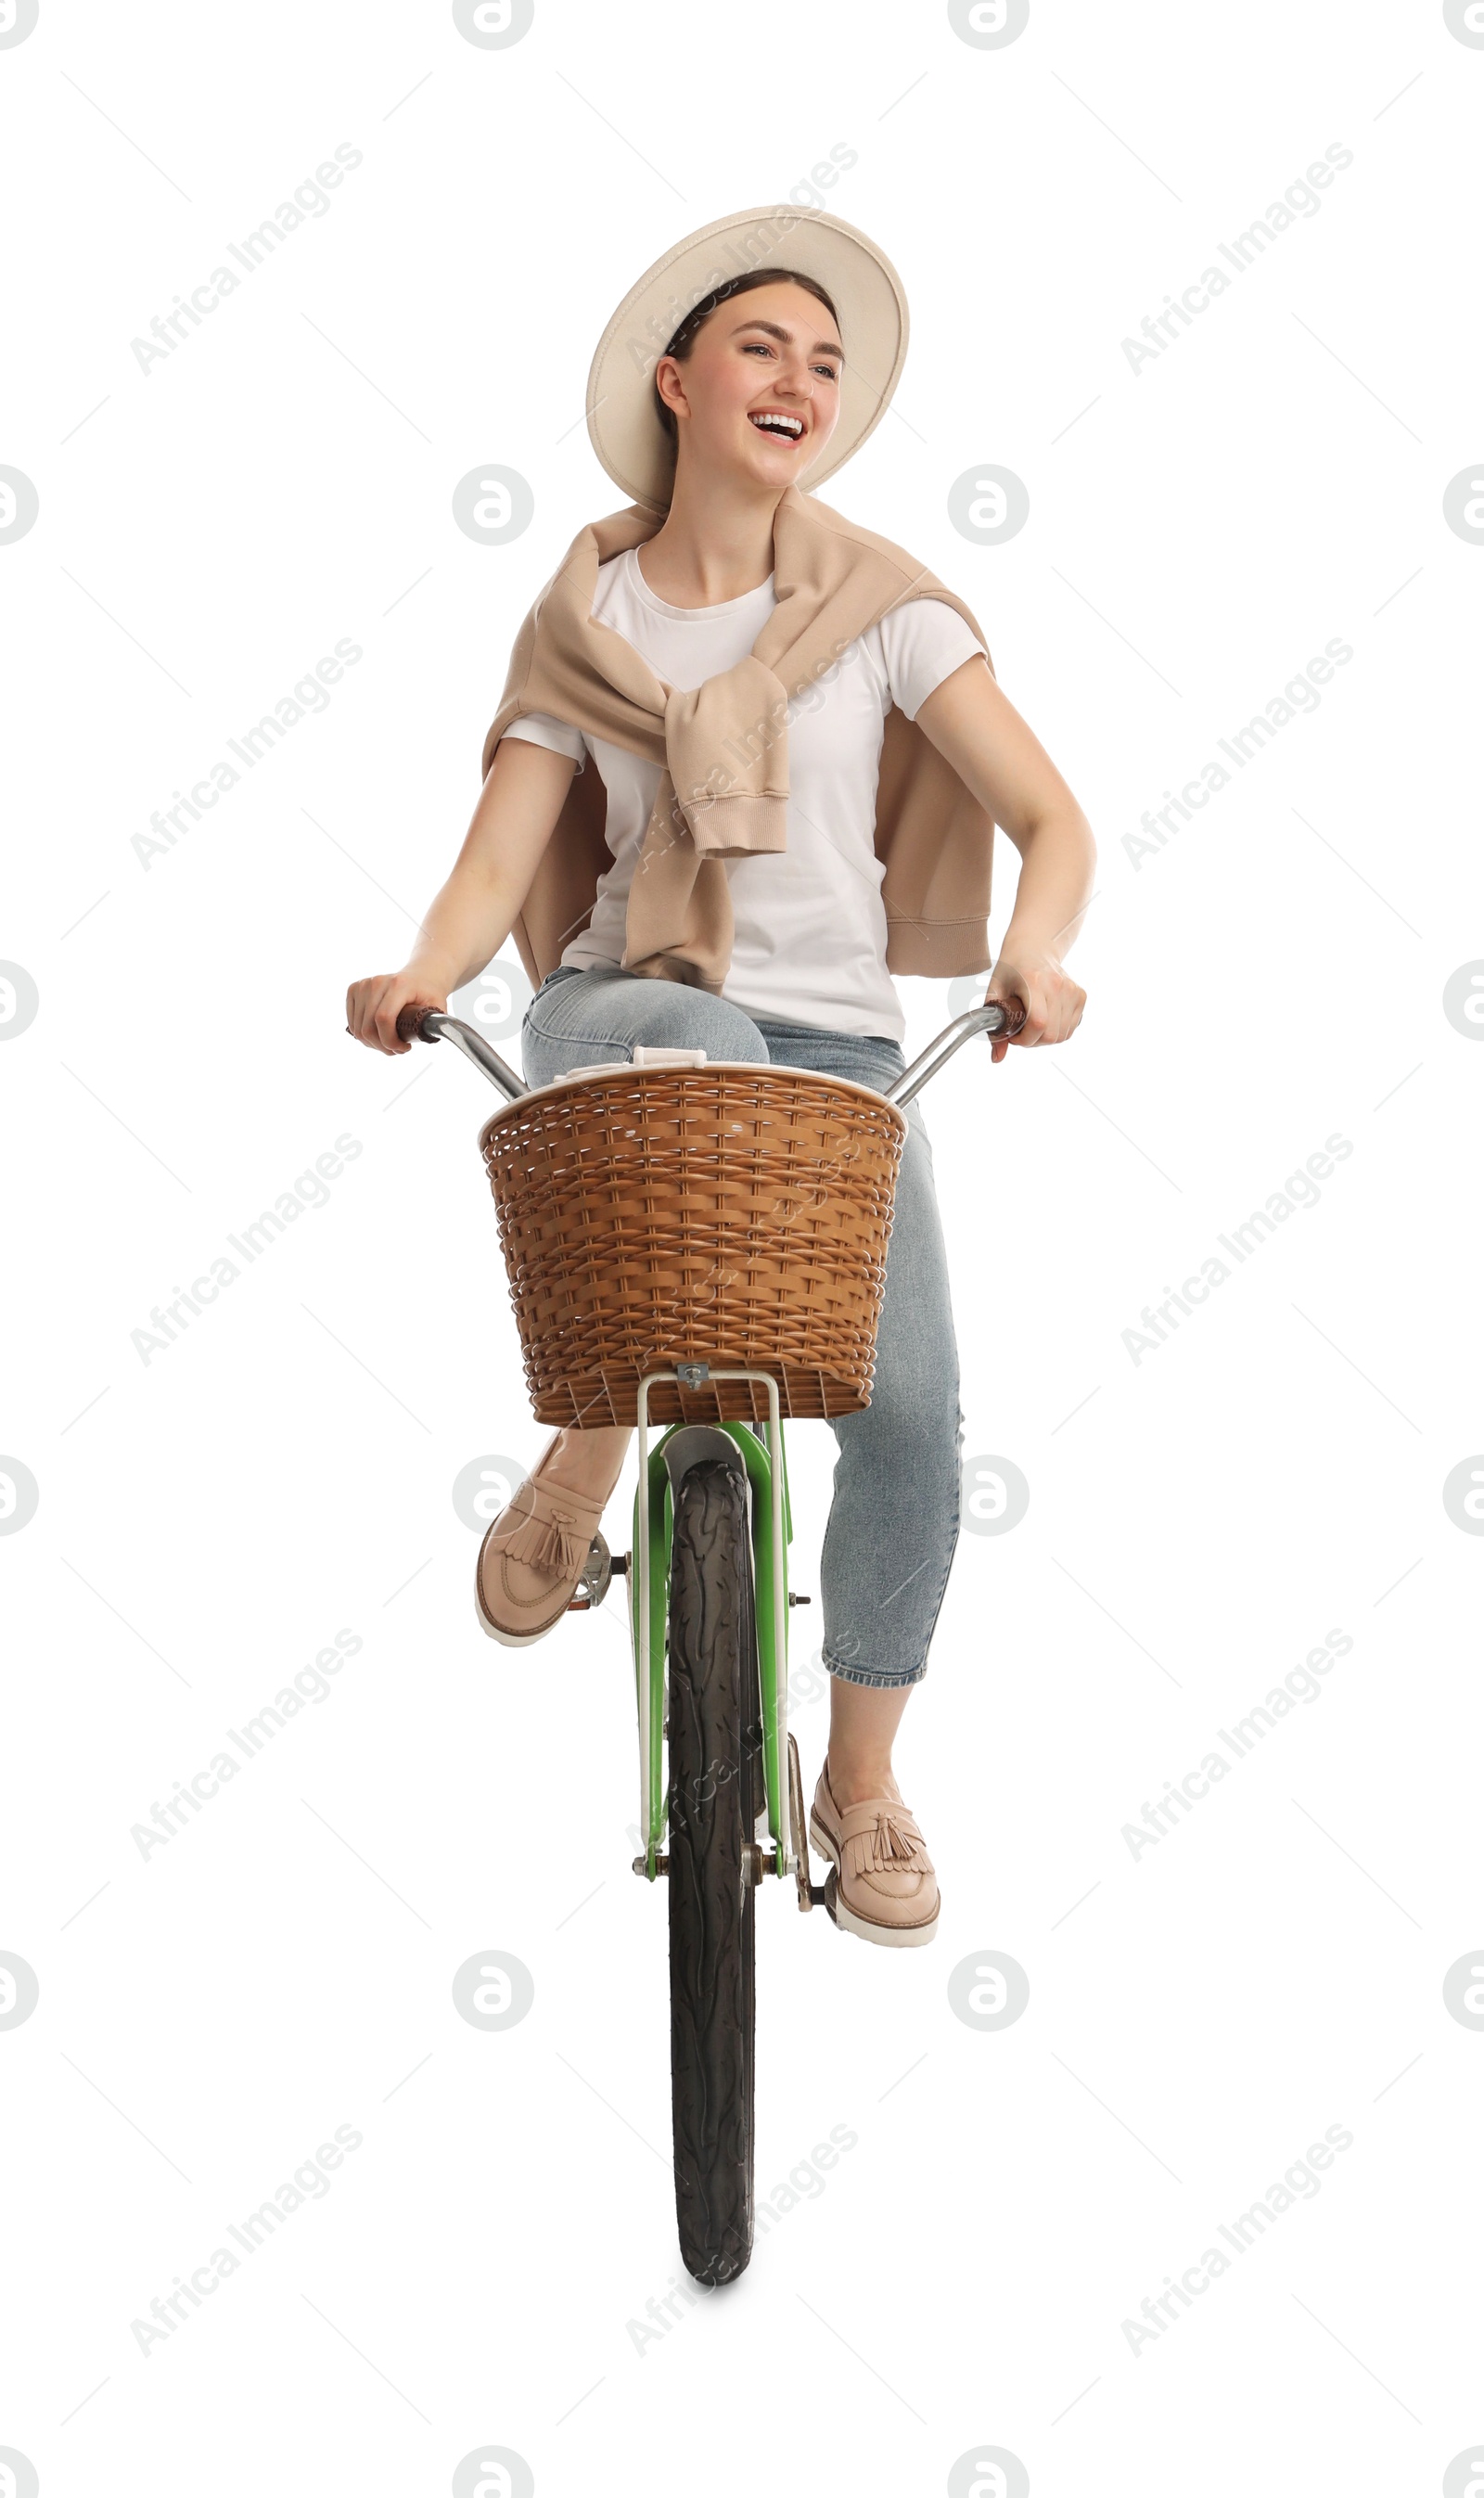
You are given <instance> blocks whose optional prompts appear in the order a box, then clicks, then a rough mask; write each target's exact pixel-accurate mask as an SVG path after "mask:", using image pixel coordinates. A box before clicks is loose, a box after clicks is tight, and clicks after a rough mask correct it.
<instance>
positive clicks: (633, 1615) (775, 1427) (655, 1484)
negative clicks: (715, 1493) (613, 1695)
mask: <svg viewBox="0 0 1484 2498" xmlns="http://www.w3.org/2000/svg"><path fill="white" fill-rule="evenodd" d="M710 1376H711V1378H712V1379H714V1380H716V1379H758V1380H760V1381H761V1382H762V1384H763V1385H764V1386H765V1388H766V1389H767V1391H768V1437H767V1440H766V1441H764V1440H763V1439H761V1438H759V1436H758V1433H757V1432H756V1431H755V1430H754V1429H753V1427H752V1425H751V1424H749V1423H741V1422H732V1423H722V1424H720V1425H716V1426H715V1427H716V1428H718V1429H720V1430H723V1431H725V1432H726V1435H727V1437H728V1439H731V1440H734V1441H735V1442H736V1445H737V1447H738V1449H739V1450H740V1452H741V1456H742V1462H743V1464H744V1466H745V1467H746V1469H747V1479H748V1482H749V1484H750V1486H751V1488H752V1502H751V1509H752V1538H753V1582H754V1588H755V1599H756V1600H755V1604H754V1608H753V1611H754V1618H755V1622H756V1627H757V1636H758V1680H759V1685H760V1690H759V1699H760V1705H761V1722H762V1776H763V1786H764V1790H765V1793H766V1797H767V1816H768V1836H769V1838H770V1839H771V1841H773V1848H774V1871H775V1872H776V1873H779V1874H784V1873H789V1872H790V1870H791V1868H792V1865H793V1851H794V1849H795V1847H796V1846H797V1845H798V1843H799V1836H800V1834H799V1833H798V1832H796V1831H794V1832H790V1828H789V1823H788V1804H787V1799H788V1792H789V1780H788V1753H787V1748H786V1747H787V1739H788V1715H789V1546H790V1544H791V1542H792V1540H793V1514H792V1509H791V1506H790V1500H789V1467H788V1458H787V1454H786V1451H785V1448H784V1433H783V1422H782V1418H781V1415H780V1413H779V1406H778V1387H777V1382H776V1381H775V1380H774V1379H773V1378H772V1377H771V1376H770V1375H769V1374H768V1373H767V1372H766V1371H748V1370H715V1371H712V1372H711V1373H710ZM675 1377H676V1373H675V1372H673V1371H665V1370H657V1371H651V1372H650V1373H649V1374H648V1376H647V1377H646V1378H645V1379H643V1380H641V1382H640V1384H639V1416H638V1430H639V1489H637V1491H636V1492H635V1494H634V1520H633V1566H632V1569H631V1572H630V1575H629V1609H630V1627H631V1631H632V1637H633V1653H634V1682H635V1696H636V1699H637V1702H638V1715H639V1836H640V1840H641V1841H642V1844H643V1848H644V1872H645V1873H646V1875H647V1876H648V1878H649V1880H650V1881H651V1882H653V1881H654V1880H655V1879H656V1877H657V1874H658V1872H659V1868H658V1865H657V1863H656V1857H657V1853H658V1850H659V1847H660V1842H661V1839H662V1838H663V1836H664V1813H665V1777H664V1659H665V1631H666V1624H667V1620H668V1615H669V1602H668V1599H669V1584H670V1543H671V1534H672V1528H673V1514H674V1513H673V1497H672V1494H671V1490H670V1477H669V1468H668V1467H667V1466H666V1464H665V1461H664V1450H665V1445H666V1443H667V1442H668V1441H669V1440H670V1439H672V1438H673V1436H674V1434H675V1432H676V1431H679V1430H682V1429H684V1428H685V1427H686V1426H685V1425H683V1424H680V1423H672V1424H671V1425H669V1426H668V1428H667V1429H665V1430H664V1431H663V1432H661V1436H660V1438H659V1439H658V1440H657V1441H656V1442H655V1443H654V1445H653V1447H650V1446H649V1445H648V1431H647V1427H646V1421H647V1418H646V1406H647V1403H648V1392H649V1390H650V1388H651V1387H653V1386H654V1384H655V1383H656V1381H658V1380H670V1379H674V1378H675ZM657 1595H658V1596H660V1598H661V1601H659V1602H657V1601H656V1597H657ZM646 1621H647V1623H648V1649H649V1654H648V1658H647V1661H646V1660H645V1659H644V1653H643V1651H644V1624H645V1622H646ZM646 1662H647V1672H646Z"/></svg>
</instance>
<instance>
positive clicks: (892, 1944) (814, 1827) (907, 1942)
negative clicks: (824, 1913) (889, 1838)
mask: <svg viewBox="0 0 1484 2498" xmlns="http://www.w3.org/2000/svg"><path fill="white" fill-rule="evenodd" d="M809 1837H810V1841H811V1843H812V1844H813V1845H814V1846H815V1847H817V1848H818V1849H819V1851H820V1854H821V1855H822V1856H823V1858H824V1861H825V1863H826V1864H828V1865H832V1866H833V1867H834V1869H835V1898H834V1902H833V1905H832V1906H831V1907H830V1911H829V1913H830V1915H831V1916H832V1917H833V1918H834V1921H835V1923H836V1925H837V1926H839V1927H840V1928H841V1930H842V1932H843V1933H845V1934H848V1935H858V1936H859V1937H860V1939H861V1941H862V1942H865V1943H885V1944H886V1945H887V1948H888V1949H896V1948H901V1947H905V1948H907V1949H908V1950H911V1949H912V1948H913V1946H914V1945H915V1944H918V1943H930V1942H931V1941H932V1938H933V1937H934V1935H935V1934H936V1933H937V1931H938V1919H939V1917H940V1915H941V1914H942V1908H941V1906H939V1907H938V1908H935V1909H934V1911H933V1916H932V1922H931V1923H930V1924H929V1925H925V1926H883V1925H878V1924H877V1923H876V1922H875V1921H874V1920H873V1919H872V1918H870V1917H858V1916H857V1915H856V1914H855V1909H854V1908H851V1907H847V1906H846V1904H845V1902H844V1901H843V1900H842V1899H841V1897H840V1883H839V1876H840V1857H839V1851H838V1850H837V1848H836V1847H835V1845H834V1843H833V1841H831V1839H830V1837H829V1835H828V1833H827V1832H826V1830H825V1829H824V1827H823V1823H822V1822H821V1821H820V1819H819V1816H818V1815H817V1814H816V1813H814V1812H811V1813H810V1815H809Z"/></svg>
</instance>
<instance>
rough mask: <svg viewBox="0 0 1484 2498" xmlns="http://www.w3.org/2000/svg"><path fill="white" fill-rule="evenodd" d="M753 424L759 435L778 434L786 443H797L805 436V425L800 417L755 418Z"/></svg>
mask: <svg viewBox="0 0 1484 2498" xmlns="http://www.w3.org/2000/svg"><path fill="white" fill-rule="evenodd" d="M752 422H753V424H754V425H756V427H757V428H758V432H759V433H776V434H778V435H779V436H780V437H781V438H782V440H784V441H785V442H797V441H799V440H800V439H801V437H802V435H803V431H804V428H803V423H802V421H801V419H799V418H798V417H790V416H755V417H754V418H753V420H752Z"/></svg>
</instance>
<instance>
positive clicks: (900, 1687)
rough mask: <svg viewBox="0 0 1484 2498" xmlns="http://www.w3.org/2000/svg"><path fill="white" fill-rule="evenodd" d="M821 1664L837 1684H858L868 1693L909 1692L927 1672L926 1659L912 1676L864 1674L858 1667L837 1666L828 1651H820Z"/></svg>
mask: <svg viewBox="0 0 1484 2498" xmlns="http://www.w3.org/2000/svg"><path fill="white" fill-rule="evenodd" d="M820 1662H821V1664H822V1665H823V1668H824V1671H825V1673H826V1674H832V1675H833V1676H834V1679H835V1681H837V1682H858V1683H860V1684H862V1685H863V1686H864V1688H865V1689H866V1690H868V1691H909V1690H911V1688H912V1685H913V1684H914V1683H915V1682H920V1681H922V1678H923V1676H924V1675H925V1674H926V1672H927V1660H926V1658H925V1657H924V1659H923V1661H922V1663H921V1664H920V1665H919V1666H917V1667H916V1668H915V1669H914V1670H913V1672H912V1673H910V1674H862V1673H861V1671H860V1669H859V1667H858V1666H855V1665H840V1664H837V1663H836V1661H835V1659H834V1658H833V1657H832V1656H831V1655H830V1653H829V1650H828V1649H821V1650H820Z"/></svg>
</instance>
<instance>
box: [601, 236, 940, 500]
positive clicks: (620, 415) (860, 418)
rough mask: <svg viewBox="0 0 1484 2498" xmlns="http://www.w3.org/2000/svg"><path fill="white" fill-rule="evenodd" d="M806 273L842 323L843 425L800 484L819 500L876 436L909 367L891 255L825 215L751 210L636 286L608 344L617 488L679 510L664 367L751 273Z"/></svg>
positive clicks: (610, 443) (604, 350)
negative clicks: (684, 327) (735, 281)
mask: <svg viewBox="0 0 1484 2498" xmlns="http://www.w3.org/2000/svg"><path fill="white" fill-rule="evenodd" d="M772 268H783V269H796V270H797V271H798V272H800V274H801V275H802V276H805V277H812V278H814V279H815V280H816V281H817V282H818V284H820V285H821V286H823V288H824V290H825V292H826V294H827V295H828V296H829V298H830V300H831V302H832V303H833V304H834V305H835V308H836V310H837V312H838V313H839V316H840V337H841V343H842V345H843V346H844V349H845V365H844V368H843V371H842V373H841V380H840V415H839V419H838V422H837V424H836V426H835V430H834V432H833V433H832V434H831V435H830V438H829V440H828V442H827V443H826V444H825V446H824V450H823V454H822V456H821V457H820V458H819V459H818V460H817V461H816V462H815V463H813V464H811V465H810V466H809V467H808V468H806V469H804V470H803V471H802V472H801V474H800V477H799V481H798V483H799V490H800V492H801V493H803V494H812V493H813V491H814V489H815V488H816V487H817V486H822V485H823V483H824V481H825V479H826V478H827V477H832V476H833V475H834V473H835V471H836V470H837V469H838V468H841V467H843V466H844V464H845V463H846V461H847V460H849V459H850V457H851V455H852V453H853V452H855V451H858V450H859V448H860V445H861V444H862V442H864V441H866V440H867V439H868V437H869V436H870V435H871V434H872V433H873V432H875V430H876V428H877V426H878V425H879V424H880V423H881V420H882V418H883V417H884V416H885V414H886V412H887V407H888V406H889V405H890V402H891V395H892V393H893V391H894V390H895V388H896V385H897V381H898V379H899V377H900V374H901V370H902V367H903V365H904V364H905V363H906V360H907V337H908V315H907V296H906V292H905V290H904V288H903V285H902V281H901V279H900V278H899V277H898V275H897V273H896V271H895V270H894V269H893V268H892V266H891V263H890V261H889V260H888V259H887V255H886V253H885V252H884V251H882V250H880V249H879V248H878V246H877V245H876V244H875V243H874V242H872V241H871V240H870V238H869V236H867V235H863V234H861V233H860V232H859V230H858V228H856V227H855V226H852V225H847V224H846V223H845V220H844V219H843V218H842V217H832V216H830V215H829V214H827V212H826V211H825V210H824V209H823V208H794V207H791V206H788V205H785V206H783V207H780V208H743V209H740V210H739V211H738V212H737V213H736V214H735V215H733V216H729V217H718V218H717V220H716V222H715V224H713V225H709V226H701V227H699V228H698V229H697V231H696V232H695V233H694V234H692V235H687V236H686V237H685V238H684V240H682V241H680V242H678V243H675V244H674V245H673V246H672V248H671V249H670V250H669V251H667V252H665V253H664V254H663V255H662V256H661V258H660V259H659V260H657V261H656V262H655V264H654V267H653V268H652V269H648V270H646V271H645V272H644V275H643V276H642V277H641V278H640V279H639V281H638V283H637V285H635V286H631V287H630V288H629V293H628V294H627V295H626V296H625V298H624V300H623V302H622V304H620V305H619V307H618V310H617V311H616V312H615V313H614V315H613V318H612V320H611V321H610V322H609V323H608V326H607V328H606V329H605V330H604V332H603V335H602V336H601V337H600V338H599V340H598V342H597V354H596V355H595V356H594V358H593V366H592V370H591V371H590V373H589V375H588V434H589V438H590V440H591V441H592V445H593V448H594V450H595V452H596V453H597V457H598V459H599V460H600V461H601V463H602V464H603V466H604V468H605V469H606V470H607V472H608V475H609V476H610V477H611V478H612V479H613V482H614V484H615V485H616V486H619V487H621V488H622V490H623V492H624V493H625V494H626V495H627V496H629V500H630V501H631V502H635V503H639V504H642V505H643V506H644V507H645V508H646V509H647V510H650V511H656V512H663V511H667V510H668V508H669V501H670V493H671V488H672V484H673V480H674V474H675V455H674V449H673V446H672V444H671V442H670V439H669V436H668V434H667V433H666V432H665V431H664V428H663V426H662V425H661V422H660V417H659V412H658V410H657V408H656V405H655V388H654V379H655V367H656V365H657V364H658V363H659V361H660V358H661V356H662V355H663V354H664V352H665V349H666V348H667V346H668V345H669V342H670V340H671V338H672V337H673V336H674V335H675V332H676V331H677V330H678V329H679V327H680V324H681V322H682V321H683V320H684V319H685V317H686V315H687V313H688V312H693V311H694V308H695V306H696V304H699V303H700V302H701V301H702V299H703V297H705V296H707V295H709V294H711V293H712V291H713V290H714V289H715V288H716V287H718V286H720V285H722V284H723V283H725V281H726V279H727V278H728V277H738V276H741V275H742V274H743V273H744V272H745V271H747V270H750V269H772Z"/></svg>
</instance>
